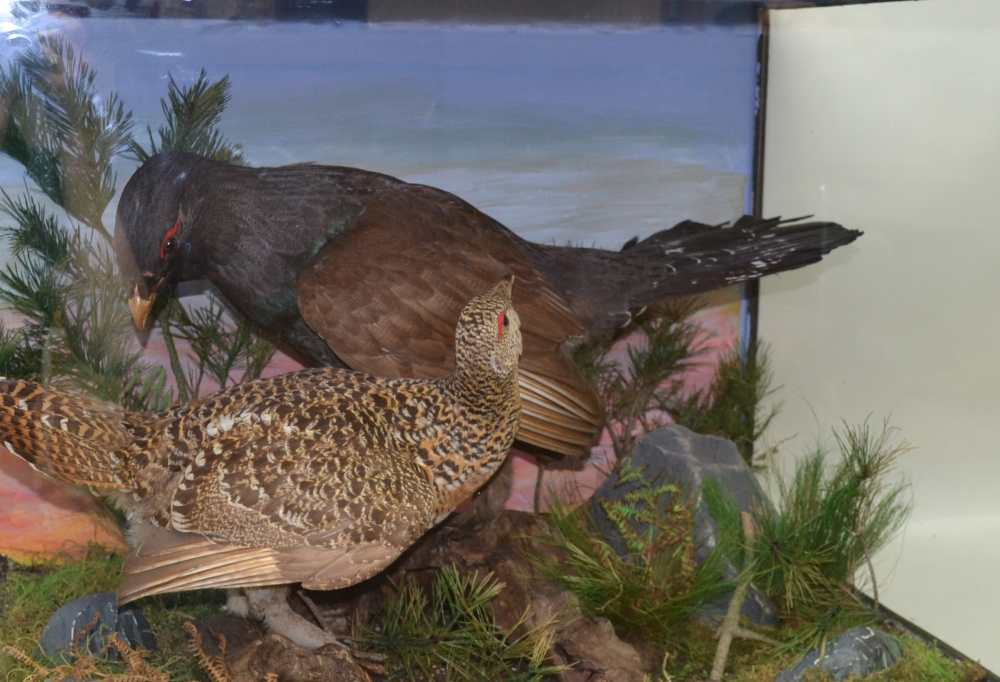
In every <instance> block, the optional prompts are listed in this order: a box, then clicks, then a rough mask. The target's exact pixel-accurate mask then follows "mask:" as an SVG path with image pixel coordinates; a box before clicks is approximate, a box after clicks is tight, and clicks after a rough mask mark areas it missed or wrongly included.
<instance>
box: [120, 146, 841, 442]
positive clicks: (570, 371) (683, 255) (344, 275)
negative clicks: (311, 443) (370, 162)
mask: <svg viewBox="0 0 1000 682" xmlns="http://www.w3.org/2000/svg"><path fill="white" fill-rule="evenodd" d="M860 234H861V233H860V232H857V231H853V230H847V229H844V228H843V227H841V226H839V225H836V224H833V223H799V224H791V225H789V224H782V223H780V222H779V221H778V220H764V221H754V220H752V219H749V218H744V219H741V220H740V221H738V222H737V223H736V224H735V225H733V226H732V227H728V228H723V227H717V226H716V227H712V226H708V225H701V224H698V223H694V222H690V221H687V222H683V223H680V224H679V225H677V226H675V227H674V228H672V229H669V230H664V231H661V232H658V233H656V234H654V235H653V236H651V237H648V238H646V239H644V240H642V241H639V242H637V243H635V244H633V245H631V246H629V247H628V248H625V249H623V250H622V251H621V252H612V251H605V250H600V249H586V248H573V247H559V246H544V245H542V244H535V243H532V242H528V241H525V240H523V239H521V238H519V237H517V236H516V235H515V234H514V233H513V232H511V231H510V230H508V229H507V228H505V227H504V226H503V225H501V224H500V223H498V222H497V221H496V220H493V219H492V218H490V217H489V216H487V215H486V214H484V213H481V212H480V211H478V210H476V209H475V208H474V207H472V206H470V205H469V204H468V203H466V202H464V201H462V200H461V199H459V198H458V197H456V196H454V195H452V194H449V193H447V192H444V191H442V190H439V189H435V188H433V187H427V186H423V185H414V184H409V183H406V182H403V181H401V180H397V179H396V178H392V177H389V176H386V175H380V174H378V173H372V172H368V171H364V170H358V169H354V168H344V167H331V166H320V165H305V164H304V165H294V166H284V167H280V168H247V167H242V166H234V165H230V164H226V163H219V162H214V161H209V160H206V159H203V158H200V157H197V156H193V155H190V154H179V153H171V154H165V155H160V156H156V157H153V158H152V159H150V160H149V161H147V162H146V163H145V164H143V166H142V167H141V168H140V169H139V170H138V171H136V173H135V175H133V177H132V178H131V179H130V180H129V182H128V184H127V185H126V187H125V190H124V193H123V194H122V197H121V201H120V203H119V205H118V218H117V232H116V235H115V237H116V242H117V250H118V257H119V262H120V264H121V266H122V270H123V271H124V273H125V274H126V276H128V277H130V278H132V281H133V282H134V285H133V289H132V292H133V293H132V299H131V301H130V304H131V307H132V310H133V315H134V317H135V319H136V323H137V324H138V325H139V326H142V325H143V324H145V322H146V319H147V317H148V315H149V312H150V310H151V308H152V303H153V299H154V297H155V296H157V295H160V294H163V293H165V292H167V291H168V290H169V289H170V288H171V287H172V286H173V285H174V284H175V283H176V282H178V281H180V280H192V279H201V278H206V279H208V280H210V281H211V282H212V283H213V284H214V285H215V286H216V287H217V288H218V289H219V291H221V292H222V294H223V296H225V298H226V299H227V300H228V301H229V302H230V303H231V304H232V305H233V306H234V307H235V308H236V309H237V310H238V311H239V312H240V313H242V314H243V315H244V316H246V317H247V318H249V319H250V320H251V321H253V322H254V323H256V324H257V325H258V326H259V327H260V328H261V329H263V330H264V331H265V333H266V334H267V335H268V336H269V337H270V338H271V339H272V340H273V341H275V342H276V343H277V345H278V346H279V347H281V348H283V349H284V350H286V351H288V352H291V353H292V354H293V355H295V356H297V357H298V358H299V359H301V360H303V361H305V362H306V363H307V364H312V365H330V366H345V365H346V366H349V367H352V368H354V369H359V370H363V371H366V372H372V373H374V374H379V375H382V376H413V377H435V376H442V375H443V374H445V373H447V372H448V371H449V369H450V368H451V367H452V365H453V362H454V361H453V349H452V338H451V328H450V324H451V320H453V319H454V317H455V315H457V314H458V311H459V310H460V309H461V307H462V304H463V303H464V302H465V301H466V300H468V299H469V297H471V296H473V295H474V294H475V293H476V292H477V291H480V290H482V288H483V287H485V286H487V285H488V284H489V283H490V282H492V281H495V280H496V279H497V278H499V277H500V276H502V275H503V274H504V273H507V272H513V273H515V274H516V275H517V278H518V281H519V282H520V283H521V285H520V286H519V287H518V290H517V295H516V297H515V303H516V305H517V308H518V310H520V311H521V315H522V317H523V318H524V320H525V328H526V329H527V332H526V333H525V337H524V357H523V358H522V360H521V379H520V382H521V391H522V399H523V401H524V414H523V417H522V423H521V431H520V433H519V434H518V438H519V440H522V441H524V442H527V443H531V444H534V445H538V446H541V447H543V448H546V449H549V450H553V451H556V452H562V453H567V454H574V453H580V452H583V451H584V450H585V448H586V446H587V445H588V444H590V443H591V441H592V439H593V436H594V434H595V431H596V429H597V426H598V425H599V423H600V419H599V414H598V413H599V409H598V402H597V400H596V397H595V395H594V393H593V389H592V388H591V387H590V386H588V385H587V384H586V383H585V382H583V381H582V380H581V379H580V378H579V376H578V375H577V373H576V372H575V370H574V368H573V366H572V363H571V362H570V361H569V360H568V359H567V357H566V353H565V351H566V348H565V346H566V344H567V342H572V341H573V340H574V339H578V338H581V337H586V336H587V335H589V334H592V333H595V332H598V331H601V330H606V329H610V328H615V327H618V326H621V325H622V324H623V323H625V322H627V321H628V320H629V319H631V315H632V313H633V312H634V311H636V310H637V309H640V308H641V307H642V306H645V305H648V304H651V303H655V302H657V301H660V300H662V299H664V298H666V297H669V296H675V295H683V294H693V293H699V292H704V291H708V290H711V289H716V288H719V287H722V286H725V285H727V284H731V283H734V282H739V281H742V280H745V279H748V278H753V277H759V276H761V275H765V274H768V273H772V272H780V271H782V270H790V269H792V268H797V267H800V266H803V265H807V264H809V263H814V262H816V261H818V260H820V258H821V257H822V256H823V255H824V254H826V253H828V252H829V251H831V250H832V249H834V248H836V247H838V246H841V245H843V244H847V243H849V242H851V241H853V240H854V239H855V238H857V237H858V235H860Z"/></svg>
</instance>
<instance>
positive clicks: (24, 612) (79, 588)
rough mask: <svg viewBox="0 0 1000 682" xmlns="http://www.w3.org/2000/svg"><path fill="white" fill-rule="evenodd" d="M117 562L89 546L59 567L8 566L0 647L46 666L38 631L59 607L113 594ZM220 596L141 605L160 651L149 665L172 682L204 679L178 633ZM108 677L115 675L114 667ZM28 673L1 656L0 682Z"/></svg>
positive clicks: (0, 595)
mask: <svg viewBox="0 0 1000 682" xmlns="http://www.w3.org/2000/svg"><path fill="white" fill-rule="evenodd" d="M121 567H122V560H121V557H120V556H118V555H116V554H112V553H109V552H108V551H106V550H104V549H102V548H100V547H97V546H94V547H91V548H90V549H89V550H88V552H87V555H86V557H85V558H83V559H81V560H79V561H70V562H66V563H64V564H61V565H58V566H48V567H43V566H39V567H34V568H32V567H22V566H16V565H13V566H11V568H10V570H9V572H8V574H7V576H6V579H5V580H3V581H2V582H0V645H12V646H15V647H18V648H19V649H21V650H22V651H25V652H27V653H30V654H34V655H36V658H37V659H38V660H39V661H40V662H42V663H44V664H46V665H50V664H53V663H56V662H55V661H50V660H46V659H45V658H44V657H41V655H40V654H39V653H38V641H39V639H40V638H41V634H42V629H43V628H44V627H45V624H46V623H47V622H48V620H49V618H50V617H51V616H52V614H53V613H54V612H55V611H56V609H58V608H59V607H60V606H61V605H63V604H65V603H67V602H69V601H72V600H73V599H76V598H78V597H82V596H85V595H88V594H92V593H94V592H106V591H113V590H114V589H115V588H116V587H117V585H118V582H119V580H120V576H121ZM222 603H223V597H222V593H221V592H217V591H215V592H194V593H184V594H178V595H168V596H165V597H153V598H151V599H146V600H144V601H143V602H142V610H143V613H144V614H145V615H146V618H147V619H148V620H149V623H150V627H151V628H152V630H153V634H154V635H156V640H157V642H158V643H159V646H160V651H158V652H155V653H153V654H151V655H150V656H149V662H150V663H151V664H152V665H154V666H155V667H157V668H159V669H161V670H163V671H164V672H166V673H168V674H169V675H170V679H171V680H207V679H208V678H207V677H206V676H205V675H204V673H203V672H201V671H200V669H199V668H198V666H197V664H196V662H195V661H194V659H193V657H192V656H191V655H190V650H189V648H188V643H187V638H186V636H185V634H184V630H183V628H182V626H183V623H184V622H185V621H187V620H195V621H197V620H199V619H201V618H204V617H206V616H208V615H209V614H211V613H214V612H216V611H218V610H219V609H220V608H221V606H222ZM105 668H106V670H107V672H120V671H121V670H122V669H123V668H122V666H120V665H117V664H108V665H107V666H105ZM27 673H28V671H27V670H26V669H25V668H24V667H23V666H22V665H21V664H20V663H18V662H17V661H16V660H14V659H13V658H11V657H10V656H7V655H6V654H2V653H0V680H4V681H5V682H7V681H10V682H20V680H23V679H24V677H25V676H26V675H27Z"/></svg>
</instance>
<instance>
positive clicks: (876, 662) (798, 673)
mask: <svg viewBox="0 0 1000 682" xmlns="http://www.w3.org/2000/svg"><path fill="white" fill-rule="evenodd" d="M902 653H903V649H902V647H901V646H900V644H899V642H898V641H897V640H896V638H895V637H893V636H891V635H888V634H886V633H885V632H882V631H881V630H876V629H874V628H870V627H857V628H851V629H850V630H848V631H847V632H844V633H843V634H841V635H840V636H839V637H837V639H835V640H833V641H831V642H828V643H827V645H826V650H825V652H824V653H823V655H822V656H820V652H819V650H817V649H813V650H812V651H810V652H809V653H807V654H806V655H805V657H804V658H803V659H802V660H801V661H799V662H798V663H797V664H796V665H795V666H794V667H792V668H789V669H788V670H785V671H784V672H782V673H781V674H780V675H778V677H777V679H776V680H775V682H799V680H801V679H802V678H803V677H804V676H805V674H806V672H807V671H809V670H812V669H814V668H818V669H820V670H823V671H825V672H827V673H828V674H829V675H830V676H831V677H833V679H835V680H845V679H847V678H848V677H867V676H868V675H872V674H874V673H877V672H879V671H882V670H885V669H887V668H891V667H892V666H893V665H895V664H896V661H898V660H899V657H900V656H901V655H902Z"/></svg>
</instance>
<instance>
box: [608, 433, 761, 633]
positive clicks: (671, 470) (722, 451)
mask: <svg viewBox="0 0 1000 682" xmlns="http://www.w3.org/2000/svg"><path fill="white" fill-rule="evenodd" d="M630 459H631V463H632V466H633V467H635V468H638V469H640V470H641V471H642V472H643V476H644V478H645V479H646V480H647V481H649V482H650V483H651V484H653V485H660V484H662V483H673V484H676V485H677V486H678V487H680V488H681V490H685V491H689V492H692V493H695V494H696V497H695V513H694V539H695V559H696V560H697V561H698V562H699V563H702V562H704V561H705V560H706V559H707V558H708V557H709V555H710V554H711V553H712V550H714V549H715V547H716V545H717V544H718V529H717V526H716V524H715V520H714V519H713V518H712V515H711V514H710V513H709V511H708V506H707V505H706V504H705V502H704V501H703V500H702V497H701V486H702V482H703V481H704V480H705V479H706V478H711V479H714V480H715V481H717V482H718V483H719V485H720V486H721V488H722V490H724V491H725V492H726V493H727V494H728V495H729V497H730V498H731V499H732V501H733V503H734V504H735V505H736V506H737V507H738V508H739V509H740V510H742V511H750V509H751V508H752V507H753V506H755V505H769V504H770V501H769V500H768V499H767V496H766V495H765V494H764V490H763V488H761V486H760V483H759V482H758V481H757V479H756V478H755V477H754V475H753V472H752V471H751V470H750V467H748V466H747V464H746V462H745V461H744V460H743V457H741V456H740V453H739V451H738V450H737V449H736V445H735V444H733V442H732V441H729V440H726V439H725V438H719V437H717V436H702V435H700V434H697V433H695V432H693V431H691V430H690V429H687V428H684V427H683V426H676V425H675V426H670V427H667V428H663V429H658V430H656V431H653V432H651V433H649V434H646V436H645V437H643V438H642V439H641V440H640V441H639V442H638V444H637V445H636V447H635V451H634V452H633V453H632V455H631V458H630ZM639 485H640V484H639V483H638V482H633V483H624V484H622V483H621V482H620V481H619V478H618V471H617V470H616V471H615V472H614V473H612V475H611V476H609V477H608V479H607V480H605V481H604V483H602V484H601V486H600V487H599V488H598V489H597V491H596V492H595V493H594V496H593V498H592V499H591V503H590V511H591V515H592V516H593V518H594V521H595V522H596V524H597V527H598V528H599V529H600V530H601V533H602V535H603V537H604V538H605V539H606V540H607V542H608V544H610V545H611V547H613V548H614V550H615V551H616V552H618V554H619V555H620V556H622V557H625V556H627V554H628V550H627V548H626V545H625V540H624V538H622V537H621V534H620V533H619V532H618V530H617V528H616V527H615V525H614V523H612V521H611V519H610V518H608V515H607V513H606V512H605V511H604V509H603V507H602V506H601V502H602V501H603V502H610V501H617V500H621V499H622V498H624V497H625V496H626V495H627V494H628V493H630V492H632V491H633V490H635V489H636V488H637V487H638V486H639ZM643 530H644V529H643V528H642V527H641V525H637V527H636V531H637V532H642V531H643ZM725 573H726V575H727V577H729V578H735V577H736V575H737V574H738V569H737V567H735V566H733V565H732V564H730V563H728V562H727V564H726V565H725ZM728 603H729V597H728V596H726V597H723V598H722V599H720V600H718V601H717V602H715V603H712V604H709V605H708V606H707V607H705V608H704V609H703V611H702V612H701V614H700V615H701V616H702V617H703V618H704V619H706V620H708V621H712V622H719V621H721V619H722V616H723V615H724V614H725V612H726V608H727V606H728ZM742 614H743V616H744V617H745V618H746V619H747V620H748V621H750V622H751V623H754V624H756V625H763V626H773V625H776V624H777V622H778V618H777V614H776V611H775V607H774V604H772V603H771V602H770V600H769V599H767V597H765V596H764V595H763V594H761V593H760V592H759V591H758V590H757V589H755V588H753V587H751V589H750V591H749V593H748V594H747V599H746V601H745V602H744V604H743V611H742Z"/></svg>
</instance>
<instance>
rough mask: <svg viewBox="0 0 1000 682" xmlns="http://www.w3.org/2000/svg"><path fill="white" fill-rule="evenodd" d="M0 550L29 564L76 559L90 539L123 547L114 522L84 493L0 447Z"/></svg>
mask: <svg viewBox="0 0 1000 682" xmlns="http://www.w3.org/2000/svg"><path fill="white" fill-rule="evenodd" d="M0 500H2V504H0V554H2V555H4V556H7V557H10V558H12V559H14V560H15V561H20V562H25V563H30V562H33V561H36V560H43V559H47V558H52V557H59V556H66V557H78V556H80V555H81V553H83V552H84V551H86V546H87V544H88V543H90V542H96V543H98V544H101V545H103V546H105V547H108V548H110V549H123V548H124V547H125V541H124V538H123V537H122V534H121V531H120V530H119V529H118V526H117V524H115V522H114V520H112V519H111V518H110V517H109V516H107V515H106V514H105V513H102V512H101V511H99V509H98V506H97V503H96V502H95V501H94V498H93V497H91V496H90V494H89V493H87V492H85V491H83V490H78V489H76V488H73V487H71V486H67V485H63V484H62V483H59V482H57V481H53V480H52V479H50V478H47V477H45V476H43V475H42V474H39V473H38V472H36V471H35V470H34V469H32V468H31V467H30V466H28V464H26V463H25V462H24V461H22V460H20V459H18V458H17V457H15V456H14V455H12V454H10V453H9V452H7V450H5V449H3V448H0Z"/></svg>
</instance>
